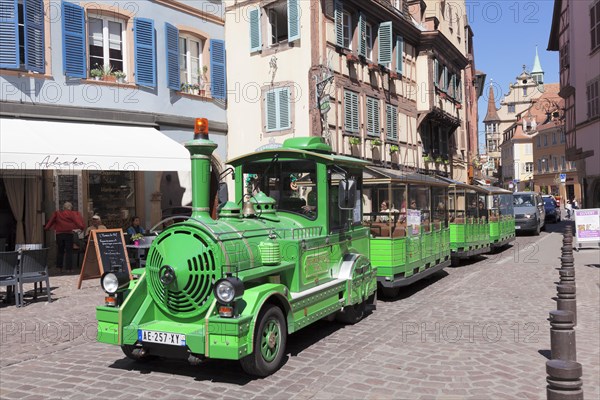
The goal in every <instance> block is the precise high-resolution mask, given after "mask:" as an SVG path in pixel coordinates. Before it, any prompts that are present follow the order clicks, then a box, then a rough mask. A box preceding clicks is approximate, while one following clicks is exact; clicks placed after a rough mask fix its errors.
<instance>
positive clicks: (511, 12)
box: [450, 0, 559, 149]
mask: <svg viewBox="0 0 600 400" xmlns="http://www.w3.org/2000/svg"><path fill="white" fill-rule="evenodd" d="M450 1H452V0H450ZM466 3H467V9H466V10H465V11H466V14H467V16H468V18H469V22H470V24H471V28H472V29H473V34H474V37H473V40H474V51H475V67H476V68H477V69H478V70H480V71H482V72H484V73H485V74H486V75H487V78H486V81H485V90H484V93H483V95H482V96H481V98H480V99H479V148H480V149H482V148H484V147H485V137H484V135H483V130H484V127H483V123H481V121H482V120H483V118H485V114H486V111H487V103H488V92H489V88H490V85H491V84H493V86H494V95H495V100H496V107H498V106H499V104H500V100H501V98H502V96H503V95H504V94H506V93H507V92H508V85H509V83H512V82H514V81H515V80H516V79H515V78H516V77H517V75H519V74H520V73H521V71H522V70H523V64H525V65H526V67H527V70H528V71H530V70H531V68H532V66H533V60H534V57H535V46H536V45H537V46H538V53H539V56H540V63H541V65H542V69H543V70H544V72H545V75H544V78H545V82H547V83H553V82H558V81H559V75H558V52H550V51H546V48H547V47H548V38H549V35H550V25H551V23H552V9H553V7H554V1H553V0H541V1H517V0H508V1H505V0H499V1H486V0H467V2H466ZM492 80H493V83H492Z"/></svg>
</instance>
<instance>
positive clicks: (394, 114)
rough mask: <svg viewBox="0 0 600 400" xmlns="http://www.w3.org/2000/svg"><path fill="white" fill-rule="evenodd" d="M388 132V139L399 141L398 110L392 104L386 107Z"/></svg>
mask: <svg viewBox="0 0 600 400" xmlns="http://www.w3.org/2000/svg"><path fill="white" fill-rule="evenodd" d="M386 114H387V115H386V130H387V138H388V139H392V140H397V139H398V109H397V108H396V107H394V106H392V105H390V104H387V105H386Z"/></svg>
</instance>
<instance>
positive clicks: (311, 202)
mask: <svg viewBox="0 0 600 400" xmlns="http://www.w3.org/2000/svg"><path fill="white" fill-rule="evenodd" d="M302 210H304V213H305V214H313V213H315V212H316V211H317V190H316V186H315V187H314V188H312V189H311V191H310V192H308V196H307V197H306V205H305V206H302Z"/></svg>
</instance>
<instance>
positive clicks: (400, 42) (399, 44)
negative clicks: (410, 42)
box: [396, 36, 404, 74]
mask: <svg viewBox="0 0 600 400" xmlns="http://www.w3.org/2000/svg"><path fill="white" fill-rule="evenodd" d="M396 72H397V73H399V74H403V73H404V38H403V37H402V36H396Z"/></svg>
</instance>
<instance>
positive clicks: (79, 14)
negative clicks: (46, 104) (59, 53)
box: [62, 2, 87, 78]
mask: <svg viewBox="0 0 600 400" xmlns="http://www.w3.org/2000/svg"><path fill="white" fill-rule="evenodd" d="M62 28H63V64H64V65H63V70H64V72H65V75H66V76H70V77H73V78H85V77H86V76H87V61H86V51H85V19H84V13H83V7H79V6H78V5H76V4H73V3H66V2H63V3H62Z"/></svg>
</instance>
